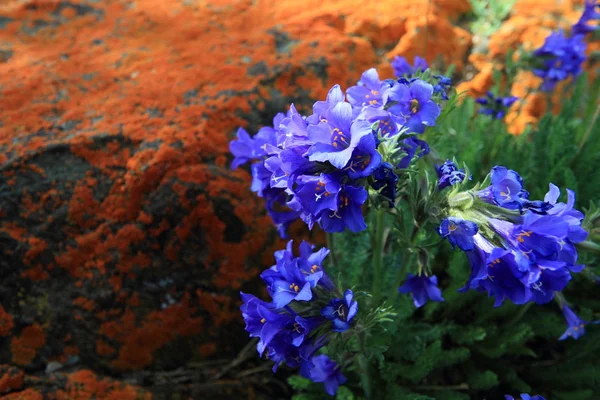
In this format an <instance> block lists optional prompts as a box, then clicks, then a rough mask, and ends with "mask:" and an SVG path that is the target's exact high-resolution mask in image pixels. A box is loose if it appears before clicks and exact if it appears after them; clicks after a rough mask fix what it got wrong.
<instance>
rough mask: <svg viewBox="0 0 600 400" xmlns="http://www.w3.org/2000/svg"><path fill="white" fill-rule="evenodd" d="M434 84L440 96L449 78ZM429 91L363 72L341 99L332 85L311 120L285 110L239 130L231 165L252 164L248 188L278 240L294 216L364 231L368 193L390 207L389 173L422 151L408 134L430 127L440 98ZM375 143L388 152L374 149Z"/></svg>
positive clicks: (392, 185)
mask: <svg viewBox="0 0 600 400" xmlns="http://www.w3.org/2000/svg"><path fill="white" fill-rule="evenodd" d="M420 65H421V64H420ZM419 68H420V67H419ZM425 68H426V65H425ZM442 78H443V79H442ZM439 79H440V83H439V84H438V85H437V86H440V85H441V86H440V87H441V89H440V90H441V91H443V95H444V96H445V90H446V89H447V87H448V85H449V80H448V79H447V78H445V77H439ZM442 81H443V82H442ZM434 92H435V89H434V86H433V85H431V84H430V83H427V82H425V81H423V80H420V79H416V78H412V79H410V80H408V79H406V78H401V79H399V80H397V81H395V80H384V81H382V80H380V79H379V76H378V74H377V71H376V70H375V69H370V70H368V71H366V72H364V73H363V74H362V77H361V79H360V81H359V82H358V85H356V86H353V87H350V88H349V89H348V90H347V94H346V95H344V93H343V92H342V90H341V88H340V87H339V85H335V86H334V87H332V88H331V90H330V91H329V93H328V95H327V98H326V100H325V101H317V102H316V103H315V104H314V105H313V113H312V114H311V115H310V116H302V115H300V114H299V113H298V111H297V110H296V108H295V107H294V106H293V105H291V106H290V110H289V111H288V112H287V114H285V115H284V114H278V115H277V116H276V117H275V118H274V120H273V126H272V127H264V128H262V129H261V130H260V131H259V132H258V133H257V134H256V135H255V136H254V137H250V135H249V134H248V133H247V132H246V131H245V130H244V129H242V128H240V129H239V130H238V133H237V140H234V141H232V142H231V143H230V150H231V152H232V153H233V155H234V156H235V158H234V160H233V163H232V168H237V167H239V166H240V165H242V164H244V163H246V162H252V166H251V170H252V177H253V181H252V190H253V191H255V192H256V193H257V194H258V195H259V196H261V197H264V198H265V199H266V207H267V212H268V213H269V215H270V216H271V217H272V218H273V220H274V222H275V224H276V225H277V227H278V230H279V233H280V234H281V235H282V236H283V237H285V233H286V230H287V227H288V225H289V224H290V223H291V222H292V221H294V220H296V219H298V218H301V219H302V220H303V221H304V222H305V223H306V224H307V225H308V226H309V227H310V228H312V226H313V224H314V223H318V224H319V225H320V226H321V227H322V228H323V229H324V230H325V231H327V232H341V231H343V230H345V229H346V228H348V229H349V230H351V231H354V232H357V231H361V230H364V229H366V224H365V221H364V218H363V214H362V205H363V204H364V203H365V202H366V200H367V197H368V196H367V189H368V188H369V187H372V188H373V189H375V190H377V191H380V192H381V195H382V196H383V197H384V198H386V199H387V200H388V201H389V203H390V205H391V206H393V205H394V201H395V197H396V184H397V182H398V176H397V175H396V173H395V170H396V169H402V168H406V167H407V166H408V165H410V163H411V162H412V160H413V159H414V158H415V157H420V156H422V155H424V154H427V153H428V152H429V147H428V146H427V143H425V142H424V141H422V140H419V139H417V138H416V137H415V135H414V134H418V133H422V132H424V130H425V128H426V127H427V126H433V125H435V122H436V119H437V117H438V116H439V115H440V106H439V105H438V103H437V102H436V99H439V98H441V97H443V96H442V95H441V94H440V95H435V96H434ZM440 96H441V97H440ZM380 146H387V147H386V150H387V151H385V152H382V151H379V150H380V149H381V147H380ZM389 146H393V147H394V148H391V149H390V148H388V147H389ZM378 149H379V150H378ZM382 153H383V154H385V155H386V158H385V159H384V157H382Z"/></svg>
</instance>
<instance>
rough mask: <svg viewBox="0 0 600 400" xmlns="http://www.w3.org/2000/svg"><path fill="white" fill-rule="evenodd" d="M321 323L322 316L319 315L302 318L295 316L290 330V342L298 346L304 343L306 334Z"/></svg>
mask: <svg viewBox="0 0 600 400" xmlns="http://www.w3.org/2000/svg"><path fill="white" fill-rule="evenodd" d="M322 324H323V318H320V317H310V318H302V317H300V316H297V317H296V318H295V319H294V325H293V327H292V331H291V338H292V344H293V345H294V346H296V347H299V346H300V345H301V344H303V343H304V339H306V337H307V336H308V334H309V333H311V332H312V331H314V330H315V329H316V328H317V327H319V326H320V325H322Z"/></svg>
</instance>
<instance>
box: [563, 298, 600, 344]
mask: <svg viewBox="0 0 600 400" xmlns="http://www.w3.org/2000/svg"><path fill="white" fill-rule="evenodd" d="M562 313H563V315H564V316H565V320H566V321H567V330H566V331H565V333H563V334H562V336H561V337H559V338H558V340H565V339H566V338H569V337H572V338H573V339H575V340H577V339H579V337H581V336H583V335H585V325H586V324H599V323H600V321H594V322H588V321H584V320H582V319H581V318H579V317H578V316H577V314H575V313H574V312H573V310H571V309H570V308H569V306H567V305H566V304H565V305H563V307H562Z"/></svg>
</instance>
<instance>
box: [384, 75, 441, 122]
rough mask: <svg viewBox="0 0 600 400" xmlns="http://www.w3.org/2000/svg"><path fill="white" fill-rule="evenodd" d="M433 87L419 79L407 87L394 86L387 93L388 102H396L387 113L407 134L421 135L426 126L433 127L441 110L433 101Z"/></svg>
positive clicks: (403, 85)
mask: <svg viewBox="0 0 600 400" xmlns="http://www.w3.org/2000/svg"><path fill="white" fill-rule="evenodd" d="M432 95H433V86H431V85H430V84H429V83H427V82H424V81H422V80H420V79H417V80H415V81H414V82H412V83H411V84H410V86H409V85H405V84H396V85H394V87H393V88H392V89H391V90H390V92H389V98H390V100H392V101H394V102H396V104H394V105H392V106H391V107H389V108H388V111H389V112H390V113H391V114H392V115H394V116H395V117H396V118H397V121H398V123H399V124H400V125H403V126H405V127H407V128H408V129H409V132H415V133H423V132H424V131H425V127H426V126H434V125H435V121H436V119H437V117H438V116H439V115H440V112H441V109H440V106H438V105H437V104H436V103H435V102H434V101H433V100H431V96H432Z"/></svg>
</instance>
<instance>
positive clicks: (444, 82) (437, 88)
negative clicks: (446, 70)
mask: <svg viewBox="0 0 600 400" xmlns="http://www.w3.org/2000/svg"><path fill="white" fill-rule="evenodd" d="M433 77H434V78H436V79H437V80H438V83H437V84H436V85H434V86H433V93H439V94H440V97H441V98H442V100H448V94H447V93H446V92H447V91H448V89H450V87H451V86H452V80H451V79H450V78H448V77H447V76H444V75H434V76H433Z"/></svg>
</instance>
